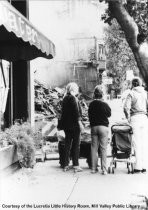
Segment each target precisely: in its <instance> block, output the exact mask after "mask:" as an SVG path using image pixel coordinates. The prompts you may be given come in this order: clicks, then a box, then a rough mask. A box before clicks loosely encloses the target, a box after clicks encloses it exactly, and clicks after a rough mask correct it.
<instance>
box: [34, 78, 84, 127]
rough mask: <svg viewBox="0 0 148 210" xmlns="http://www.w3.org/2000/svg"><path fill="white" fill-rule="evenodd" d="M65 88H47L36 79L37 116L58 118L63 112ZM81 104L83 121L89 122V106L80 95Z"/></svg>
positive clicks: (50, 118)
mask: <svg viewBox="0 0 148 210" xmlns="http://www.w3.org/2000/svg"><path fill="white" fill-rule="evenodd" d="M64 92H65V89H64V88H63V89H61V88H59V87H56V88H47V87H45V86H44V85H43V84H41V83H40V82H38V81H37V80H35V112H36V120H37V118H45V117H46V118H48V119H49V120H52V119H54V118H58V117H59V116H60V114H61V104H62V99H63V95H64ZM79 99H80V106H81V109H82V121H83V122H84V124H87V122H88V106H87V104H86V103H85V100H84V98H83V97H80V98H79Z"/></svg>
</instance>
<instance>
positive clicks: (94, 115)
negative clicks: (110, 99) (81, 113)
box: [88, 99, 111, 127]
mask: <svg viewBox="0 0 148 210" xmlns="http://www.w3.org/2000/svg"><path fill="white" fill-rule="evenodd" d="M88 116H89V121H90V126H91V127H93V126H98V125H103V126H106V127H108V125H109V121H108V117H110V116H111V108H110V107H109V105H108V104H107V103H105V102H104V101H103V100H99V99H95V100H93V101H92V102H91V103H90V105H89V108H88Z"/></svg>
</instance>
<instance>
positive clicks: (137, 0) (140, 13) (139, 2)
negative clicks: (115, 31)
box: [100, 0, 148, 43]
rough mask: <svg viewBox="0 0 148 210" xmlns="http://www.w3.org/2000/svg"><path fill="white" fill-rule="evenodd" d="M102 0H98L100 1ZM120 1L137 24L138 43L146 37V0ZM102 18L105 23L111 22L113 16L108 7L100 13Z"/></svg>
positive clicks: (147, 5)
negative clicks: (103, 12)
mask: <svg viewBox="0 0 148 210" xmlns="http://www.w3.org/2000/svg"><path fill="white" fill-rule="evenodd" d="M102 1H103V0H100V2H102ZM105 2H106V3H108V2H110V0H105ZM122 3H123V5H124V7H125V9H126V10H127V12H128V13H129V14H130V16H132V17H133V18H134V21H135V22H136V24H137V26H138V29H139V36H138V39H139V40H138V41H139V43H141V42H143V41H144V40H145V38H147V37H148V0H122ZM102 19H103V20H104V22H105V23H108V24H109V25H111V24H112V20H113V19H114V16H113V14H112V13H111V11H110V8H108V9H107V10H106V12H105V14H103V15H102Z"/></svg>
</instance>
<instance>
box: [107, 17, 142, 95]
mask: <svg viewBox="0 0 148 210" xmlns="http://www.w3.org/2000/svg"><path fill="white" fill-rule="evenodd" d="M105 45H106V48H107V54H106V58H107V59H106V60H107V64H106V66H107V74H108V76H110V77H112V78H113V84H112V85H109V86H108V87H109V90H108V92H109V93H110V91H111V89H114V90H115V91H116V94H119V93H120V91H121V89H122V84H123V82H124V81H125V79H126V70H133V72H134V73H135V75H137V74H138V69H137V65H136V62H135V59H134V56H133V54H132V51H131V49H130V47H129V46H128V44H127V42H126V39H125V36H124V33H123V31H122V30H120V27H119V25H118V23H117V22H116V20H114V21H113V22H112V25H111V26H110V27H106V28H105Z"/></svg>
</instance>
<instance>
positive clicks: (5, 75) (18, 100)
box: [0, 1, 55, 127]
mask: <svg viewBox="0 0 148 210" xmlns="http://www.w3.org/2000/svg"><path fill="white" fill-rule="evenodd" d="M22 2H23V1H22ZM54 56H55V46H54V44H53V43H52V42H51V41H50V40H48V39H47V38H46V37H45V36H44V35H43V34H42V33H40V32H39V31H38V30H37V29H36V28H35V27H34V26H33V25H32V24H31V23H30V22H29V21H28V19H26V18H25V17H24V16H23V15H22V14H21V13H20V12H19V11H18V10H17V9H15V8H14V7H13V6H12V5H11V4H10V3H9V2H7V1H0V59H1V62H0V82H1V84H0V99H1V100H0V113H1V121H0V122H1V124H2V118H4V123H5V126H6V127H7V126H9V125H11V124H12V123H13V122H14V121H15V120H16V119H22V120H29V121H30V122H31V123H32V124H33V121H34V116H33V115H34V89H33V72H31V71H30V64H29V62H28V61H30V60H32V59H35V58H37V57H44V58H47V59H52V58H53V57H54ZM3 60H6V61H8V63H6V64H4V61H3Z"/></svg>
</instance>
